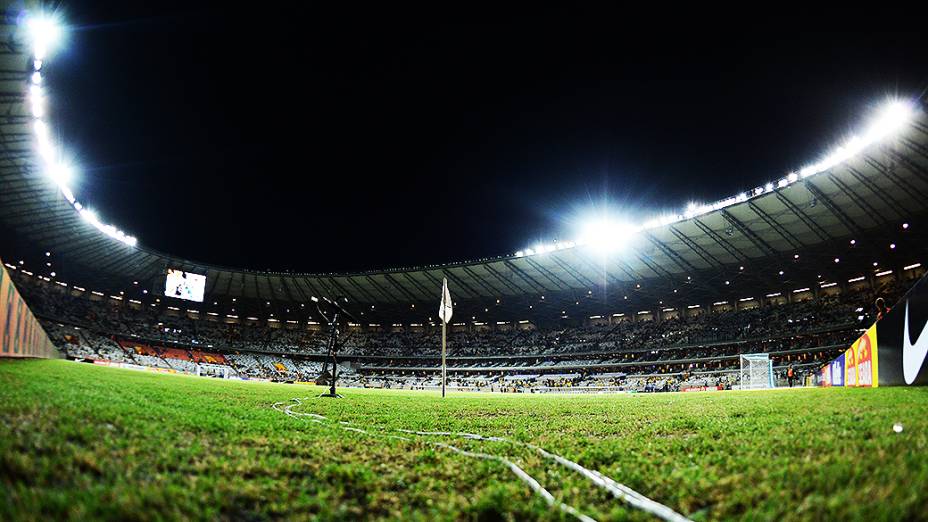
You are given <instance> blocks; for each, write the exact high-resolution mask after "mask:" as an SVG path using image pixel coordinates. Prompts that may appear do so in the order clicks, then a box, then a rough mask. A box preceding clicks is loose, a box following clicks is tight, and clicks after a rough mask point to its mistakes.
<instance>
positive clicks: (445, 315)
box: [438, 277, 452, 397]
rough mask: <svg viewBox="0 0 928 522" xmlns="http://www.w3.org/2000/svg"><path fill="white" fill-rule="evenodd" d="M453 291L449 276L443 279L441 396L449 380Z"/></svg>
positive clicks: (440, 315) (440, 316)
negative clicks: (448, 354) (447, 359)
mask: <svg viewBox="0 0 928 522" xmlns="http://www.w3.org/2000/svg"><path fill="white" fill-rule="evenodd" d="M451 308H452V301H451V292H449V291H448V278H447V277H446V278H444V279H442V282H441V305H439V307H438V318H439V319H441V396H442V397H444V396H445V383H446V382H447V380H448V367H447V365H446V364H445V352H446V350H447V339H448V334H447V329H448V321H450V320H451Z"/></svg>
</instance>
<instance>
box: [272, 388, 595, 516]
mask: <svg viewBox="0 0 928 522" xmlns="http://www.w3.org/2000/svg"><path fill="white" fill-rule="evenodd" d="M283 404H286V403H284V402H276V403H274V404H273V406H272V408H273V409H274V410H276V411H279V412H281V413H285V414H286V415H288V416H290V417H297V418H302V419H305V420H308V421H311V422H314V423H316V424H320V425H323V426H326V427H330V428H337V429H341V430H346V431H352V432H355V433H362V434H365V435H370V436H374V437H383V436H384V435H383V434H382V433H373V432H370V431H367V430H364V429H361V428H355V427H351V426H346V424H347V423H346V422H339V423H338V424H331V423H326V422H325V421H326V420H327V419H326V418H325V417H324V416H322V415H317V414H315V413H301V412H295V411H293V410H292V408H293V407H294V406H299V405H300V404H302V399H299V398H297V399H293V400H292V401H291V403H290V404H289V405H287V406H286V407H284V408H281V405H283ZM386 437H388V438H391V439H397V440H403V441H407V442H413V443H415V442H424V443H425V444H428V445H430V446H437V447H440V448H444V449H447V450H450V451H453V452H455V453H458V454H460V455H463V456H465V457H470V458H476V459H483V460H491V461H496V462H500V463H502V464H504V465H505V466H506V467H508V468H509V470H510V471H512V473H513V474H515V476H516V477H518V478H519V479H520V480H521V481H522V482H525V483H526V484H528V486H529V488H531V489H532V491H534V492H535V493H536V494H538V495H539V496H540V497H541V498H543V499H544V500H545V502H546V503H547V504H548V505H549V506H551V507H557V508H558V509H560V510H561V511H563V512H564V513H567V514H570V515H573V516H574V517H576V518H577V519H578V520H580V521H582V522H597V521H596V519H594V518H592V517H589V516H587V515H584V514H583V513H580V512H579V511H577V509H576V508H574V507H572V506H569V505H567V504H565V503H563V502H560V501H558V500H557V499H555V498H554V495H552V494H551V492H550V491H548V490H547V489H545V488H544V486H542V485H541V484H539V483H538V481H537V480H535V478H534V477H532V476H531V475H529V474H528V473H527V472H526V471H525V470H524V469H522V468H521V467H519V466H518V465H517V464H516V463H515V462H512V461H511V460H509V459H507V458H504V457H500V456H498V455H490V454H487V453H476V452H472V451H467V450H463V449H461V448H458V447H457V446H452V445H451V444H445V443H444V442H433V441H416V440H414V439H411V438H409V437H402V436H398V435H386Z"/></svg>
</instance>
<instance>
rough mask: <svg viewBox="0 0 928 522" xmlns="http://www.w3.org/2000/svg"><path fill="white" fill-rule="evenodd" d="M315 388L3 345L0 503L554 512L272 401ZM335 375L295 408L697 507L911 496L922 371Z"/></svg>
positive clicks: (493, 468) (144, 514) (285, 513)
mask: <svg viewBox="0 0 928 522" xmlns="http://www.w3.org/2000/svg"><path fill="white" fill-rule="evenodd" d="M314 393H316V390H315V389H313V388H311V387H307V386H298V385H283V384H268V383H255V382H236V381H218V380H211V379H203V378H197V377H184V376H171V375H160V374H154V373H148V372H135V371H131V370H116V369H111V368H102V367H93V366H91V365H82V364H77V363H70V362H66V361H2V362H0V417H2V419H3V422H2V425H0V458H2V461H0V483H2V488H0V490H2V492H0V519H16V520H29V519H34V520H38V519H47V518H49V517H56V518H72V519H77V518H81V519H86V518H108V519H117V518H118V519H126V518H128V519H136V520H162V519H171V518H186V519H207V518H208V519H217V518H218V519H236V520H241V519H250V520H264V519H271V518H280V517H284V518H295V519H322V520H356V519H359V518H363V519H396V520H398V519H405V520H459V519H503V520H506V519H508V520H550V519H563V517H564V515H563V514H559V513H552V512H551V511H550V509H549V508H548V506H547V505H545V503H544V502H543V501H541V500H540V499H539V498H538V497H537V496H535V495H533V494H532V492H531V491H530V490H528V488H527V487H525V485H524V484H522V483H520V482H519V481H517V480H515V479H514V478H513V477H512V475H511V474H510V473H509V472H508V471H507V470H505V469H503V468H502V467H501V466H500V465H498V464H497V463H493V462H478V461H474V460H471V459H467V458H464V457H460V456H455V455H453V454H449V453H448V452H445V451H441V450H437V449H435V448H432V447H429V446H428V445H425V444H416V443H413V444H410V443H407V442H403V441H395V440H388V439H385V440H378V439H373V438H369V437H368V438H364V437H363V436H360V435H359V434H352V435H349V434H347V433H344V432H330V431H329V430H322V429H319V427H318V426H314V425H312V423H298V422H293V419H290V418H287V417H285V416H284V415H281V414H280V413H278V412H275V411H274V410H272V409H271V408H270V406H271V405H272V404H273V403H274V402H278V401H287V400H289V399H291V398H293V397H296V396H308V395H313V394H314ZM344 393H345V395H346V397H345V398H344V399H341V400H322V399H320V400H316V401H313V402H312V403H311V408H312V412H313V413H319V414H321V415H325V416H326V417H327V418H329V419H332V420H336V421H347V422H354V423H357V424H358V425H360V426H382V427H383V428H384V429H413V430H420V431H461V432H474V433H480V434H483V435H498V436H505V437H509V438H513V439H515V440H520V441H524V442H530V443H533V444H537V445H539V446H541V447H543V448H545V449H548V450H550V451H552V452H554V453H557V454H560V455H564V456H565V457H567V458H570V459H571V460H574V461H576V462H578V463H580V464H581V465H583V466H585V467H587V468H590V469H594V470H598V471H600V472H602V473H604V474H605V475H608V476H610V477H613V478H615V479H616V480H618V481H619V482H622V483H624V484H626V485H628V486H629V487H631V488H633V489H635V490H637V491H640V492H641V493H642V494H644V495H647V496H648V497H650V498H653V499H655V500H657V501H659V502H661V503H664V504H667V505H668V506H670V507H672V508H673V509H675V510H677V511H679V512H681V513H683V514H685V515H688V516H690V517H691V518H694V519H697V520H709V519H712V520H715V519H728V518H734V517H738V518H742V517H747V518H754V519H787V520H789V519H812V518H830V519H832V518H850V519H864V518H866V519H883V520H885V519H894V520H898V519H922V518H924V517H925V513H928V509H926V508H928V502H926V498H928V497H926V486H928V457H926V455H928V451H926V450H928V447H926V446H928V436H926V425H928V415H926V413H928V389H922V388H918V389H915V388H910V389H903V388H879V389H873V390H868V389H805V390H775V391H769V392H724V393H702V394H699V393H697V394H655V395H637V396H636V395H609V396H570V397H565V396H533V395H521V394H520V395H495V394H494V395H490V394H467V395H456V394H455V395H452V396H451V397H449V398H448V399H445V400H442V399H441V398H440V397H439V396H438V395H437V394H433V393H427V392H402V391H380V390H347V389H346V390H345V391H344ZM309 407H310V406H309V405H307V408H309ZM303 411H309V410H303ZM897 422H899V423H902V424H903V425H904V427H905V429H904V431H903V432H902V433H899V434H897V433H894V432H893V430H892V426H893V424H894V423H897ZM478 444H479V445H478ZM488 444H492V443H487V442H482V443H476V442H472V441H468V442H467V443H466V445H465V444H462V447H465V448H467V449H473V450H476V451H486V452H488V453H490V452H492V453H494V454H500V455H509V456H512V457H513V458H514V459H519V464H520V465H522V466H523V467H524V468H525V469H526V470H527V471H528V472H529V473H530V474H531V475H532V476H534V477H536V478H537V479H538V480H539V482H541V483H542V484H543V485H544V486H545V487H546V488H548V489H549V490H550V491H551V492H552V493H553V494H554V495H555V496H556V497H557V498H558V499H560V500H562V501H564V502H565V503H567V504H570V505H572V506H575V507H576V508H578V509H580V510H581V511H582V512H583V513H586V514H589V515H590V516H593V517H594V518H597V519H599V520H645V519H650V518H651V517H649V516H648V515H645V514H643V513H641V512H638V511H636V510H634V509H631V508H629V507H627V506H624V505H622V504H621V503H620V502H617V501H616V500H615V499H613V498H611V497H610V496H609V495H608V494H605V493H604V492H602V491H600V490H598V489H597V490H595V491H591V488H590V484H589V482H588V481H586V480H585V479H584V478H582V477H580V476H578V475H577V474H575V473H571V472H569V471H567V470H563V469H562V468H560V467H559V466H552V465H551V464H550V463H549V462H546V461H544V459H540V458H538V456H537V455H533V454H531V452H528V451H523V450H519V449H516V448H514V447H512V446H511V445H510V446H507V445H505V444H499V445H498V446H496V447H489V446H487V445H488Z"/></svg>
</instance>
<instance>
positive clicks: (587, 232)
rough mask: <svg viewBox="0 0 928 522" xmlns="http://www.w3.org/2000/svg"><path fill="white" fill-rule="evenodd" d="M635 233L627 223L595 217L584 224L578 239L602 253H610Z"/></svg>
mask: <svg viewBox="0 0 928 522" xmlns="http://www.w3.org/2000/svg"><path fill="white" fill-rule="evenodd" d="M636 233H637V229H636V228H635V227H634V226H632V225H629V224H628V223H621V222H617V221H612V220H610V219H597V220H593V221H590V222H589V223H587V224H586V225H584V227H583V231H582V234H581V236H580V240H581V242H582V243H584V244H587V245H589V246H591V247H593V248H595V249H596V250H598V251H600V252H602V253H611V252H615V251H617V250H619V249H621V248H622V247H624V246H625V245H627V244H628V242H629V240H630V239H631V238H632V237H633V236H634V235H635V234H636Z"/></svg>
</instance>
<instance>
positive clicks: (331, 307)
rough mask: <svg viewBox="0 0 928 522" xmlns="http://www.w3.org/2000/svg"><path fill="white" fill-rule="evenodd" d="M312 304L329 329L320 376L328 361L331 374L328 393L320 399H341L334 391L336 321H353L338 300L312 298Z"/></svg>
mask: <svg viewBox="0 0 928 522" xmlns="http://www.w3.org/2000/svg"><path fill="white" fill-rule="evenodd" d="M342 299H344V300H345V301H348V298H346V297H343V298H342ZM312 300H313V302H314V303H316V310H317V311H318V312H319V315H320V316H322V319H323V320H324V321H325V322H326V324H327V325H328V327H329V338H328V340H327V341H326V352H327V354H326V358H325V359H324V360H323V362H322V374H321V375H325V373H326V369H327V368H328V365H329V361H330V360H331V362H332V373H331V378H330V380H329V392H328V393H323V394H321V395H319V396H320V397H332V398H341V395H339V394H338V392H337V391H336V381H337V380H338V333H339V332H338V321H339V318H340V317H347V318H348V319H349V320H353V319H354V317H352V315H351V314H350V313H349V312H348V311H347V310H345V309H344V308H343V307H342V306H341V305H340V304H339V303H338V299H336V300H335V301H332V300H331V299H329V298H328V297H323V298H322V299H321V300H320V299H317V298H316V297H315V296H314V297H313V299H312ZM322 303H325V306H326V308H328V313H326V311H324V310H323V305H322Z"/></svg>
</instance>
